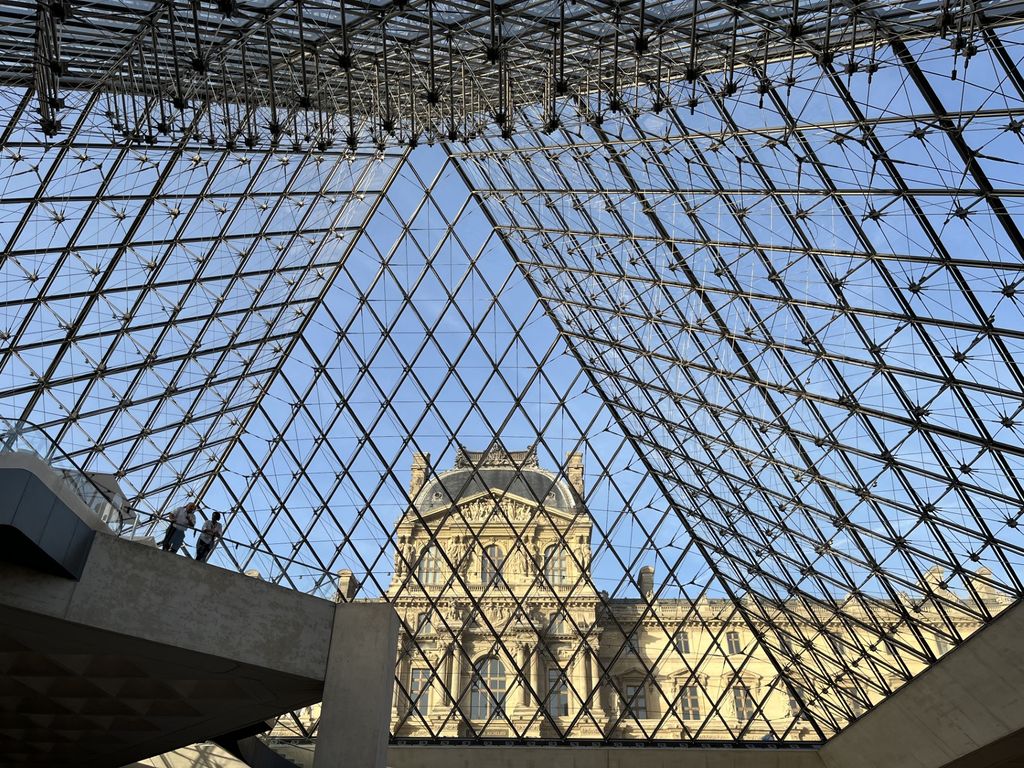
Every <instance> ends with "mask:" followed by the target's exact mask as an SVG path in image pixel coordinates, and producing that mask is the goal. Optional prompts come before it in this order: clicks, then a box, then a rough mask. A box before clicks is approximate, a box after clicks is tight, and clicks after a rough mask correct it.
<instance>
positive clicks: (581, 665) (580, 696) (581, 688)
mask: <svg viewBox="0 0 1024 768" xmlns="http://www.w3.org/2000/svg"><path fill="white" fill-rule="evenodd" d="M587 655H588V654H587V647H586V645H584V646H583V649H582V650H581V651H580V652H579V653H578V654H576V661H574V662H573V665H572V687H573V691H574V692H573V694H572V695H573V696H574V697H575V698H576V699H577V700H578V701H579V702H580V705H579V706H575V707H574V708H575V709H579V708H580V707H581V706H583V705H584V704H586V702H587V694H588V693H589V692H590V689H588V688H587V672H586V666H587Z"/></svg>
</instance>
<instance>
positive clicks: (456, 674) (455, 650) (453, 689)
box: [448, 641, 462, 709]
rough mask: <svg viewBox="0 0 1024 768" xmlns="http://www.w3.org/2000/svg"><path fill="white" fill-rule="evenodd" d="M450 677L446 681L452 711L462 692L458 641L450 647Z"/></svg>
mask: <svg viewBox="0 0 1024 768" xmlns="http://www.w3.org/2000/svg"><path fill="white" fill-rule="evenodd" d="M451 671H452V676H451V679H450V680H449V681H448V690H449V692H450V696H451V702H452V709H455V707H456V706H457V705H458V703H459V700H460V698H461V696H460V694H461V692H462V652H461V651H460V649H459V644H458V641H456V643H455V645H454V646H453V647H452V670H451Z"/></svg>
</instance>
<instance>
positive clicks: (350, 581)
mask: <svg viewBox="0 0 1024 768" xmlns="http://www.w3.org/2000/svg"><path fill="white" fill-rule="evenodd" d="M357 589H359V582H358V581H356V577H355V576H354V575H353V574H352V571H350V570H349V569H348V568H343V569H342V570H340V571H338V594H337V595H336V596H335V599H334V602H336V603H347V602H350V601H351V600H352V598H354V597H355V596H356V590H357Z"/></svg>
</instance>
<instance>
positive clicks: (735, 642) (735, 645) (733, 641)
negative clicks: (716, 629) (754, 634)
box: [725, 632, 743, 653]
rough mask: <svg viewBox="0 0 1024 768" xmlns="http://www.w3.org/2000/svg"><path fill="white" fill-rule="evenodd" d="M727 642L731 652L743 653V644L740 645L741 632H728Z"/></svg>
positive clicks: (726, 635) (726, 634)
mask: <svg viewBox="0 0 1024 768" xmlns="http://www.w3.org/2000/svg"><path fill="white" fill-rule="evenodd" d="M725 643H726V645H727V646H728V648H729V653H742V651H743V646H741V645H740V633H739V632H726V633H725Z"/></svg>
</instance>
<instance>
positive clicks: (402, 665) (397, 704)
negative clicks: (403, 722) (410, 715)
mask: <svg viewBox="0 0 1024 768" xmlns="http://www.w3.org/2000/svg"><path fill="white" fill-rule="evenodd" d="M395 674H396V676H397V677H398V679H399V680H401V681H402V685H403V686H405V690H406V691H408V690H409V657H408V656H407V655H406V654H405V653H403V654H402V656H401V657H400V658H399V660H398V669H397V670H395ZM391 700H392V704H391V721H392V722H393V723H397V722H398V719H399V718H400V717H401V716H402V715H404V714H405V713H406V712H407V711H408V709H409V701H408V699H407V698H406V696H405V694H403V693H402V689H401V688H399V687H398V685H395V693H394V695H393V696H392V697H391Z"/></svg>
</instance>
